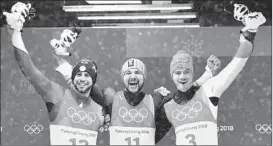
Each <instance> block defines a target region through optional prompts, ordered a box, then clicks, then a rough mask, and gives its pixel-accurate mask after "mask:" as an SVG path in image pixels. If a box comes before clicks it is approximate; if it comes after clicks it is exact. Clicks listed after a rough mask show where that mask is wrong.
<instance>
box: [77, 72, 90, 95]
mask: <svg viewBox="0 0 273 146" xmlns="http://www.w3.org/2000/svg"><path fill="white" fill-rule="evenodd" d="M73 84H74V87H75V90H77V91H78V92H79V93H81V94H84V93H87V92H88V91H89V90H91V88H92V85H93V80H92V78H91V76H90V74H89V73H88V72H81V71H80V72H78V73H77V74H76V75H75V78H74V80H73Z"/></svg>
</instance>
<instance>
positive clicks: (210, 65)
mask: <svg viewBox="0 0 273 146" xmlns="http://www.w3.org/2000/svg"><path fill="white" fill-rule="evenodd" d="M220 66H221V61H220V59H219V58H218V57H216V56H214V55H210V56H209V58H208V59H207V66H206V70H207V71H210V72H211V73H212V75H215V73H216V71H217V70H218V69H219V68H220Z"/></svg>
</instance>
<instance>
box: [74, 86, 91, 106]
mask: <svg viewBox="0 0 273 146" xmlns="http://www.w3.org/2000/svg"><path fill="white" fill-rule="evenodd" d="M73 91H74V93H75V100H76V101H77V102H78V103H85V104H87V103H89V102H90V101H91V98H90V92H91V89H89V90H88V91H87V92H86V93H80V92H79V91H77V90H76V89H75V87H74V90H73Z"/></svg>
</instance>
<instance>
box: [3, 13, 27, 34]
mask: <svg viewBox="0 0 273 146" xmlns="http://www.w3.org/2000/svg"><path fill="white" fill-rule="evenodd" d="M3 15H4V16H6V21H7V24H8V25H9V26H10V28H12V29H14V30H15V31H21V30H22V28H23V25H24V23H25V18H24V16H22V15H21V14H20V13H9V12H3Z"/></svg>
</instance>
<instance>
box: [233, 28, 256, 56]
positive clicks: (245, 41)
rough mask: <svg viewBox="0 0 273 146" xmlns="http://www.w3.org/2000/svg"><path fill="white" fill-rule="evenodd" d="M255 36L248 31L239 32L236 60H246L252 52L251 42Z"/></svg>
mask: <svg viewBox="0 0 273 146" xmlns="http://www.w3.org/2000/svg"><path fill="white" fill-rule="evenodd" d="M255 36H256V33H252V32H249V31H244V32H242V31H241V35H240V47H239V49H238V50H237V52H236V54H235V57H237V58H248V57H249V56H250V55H251V53H252V52H253V49H254V47H253V41H254V38H255Z"/></svg>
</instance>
